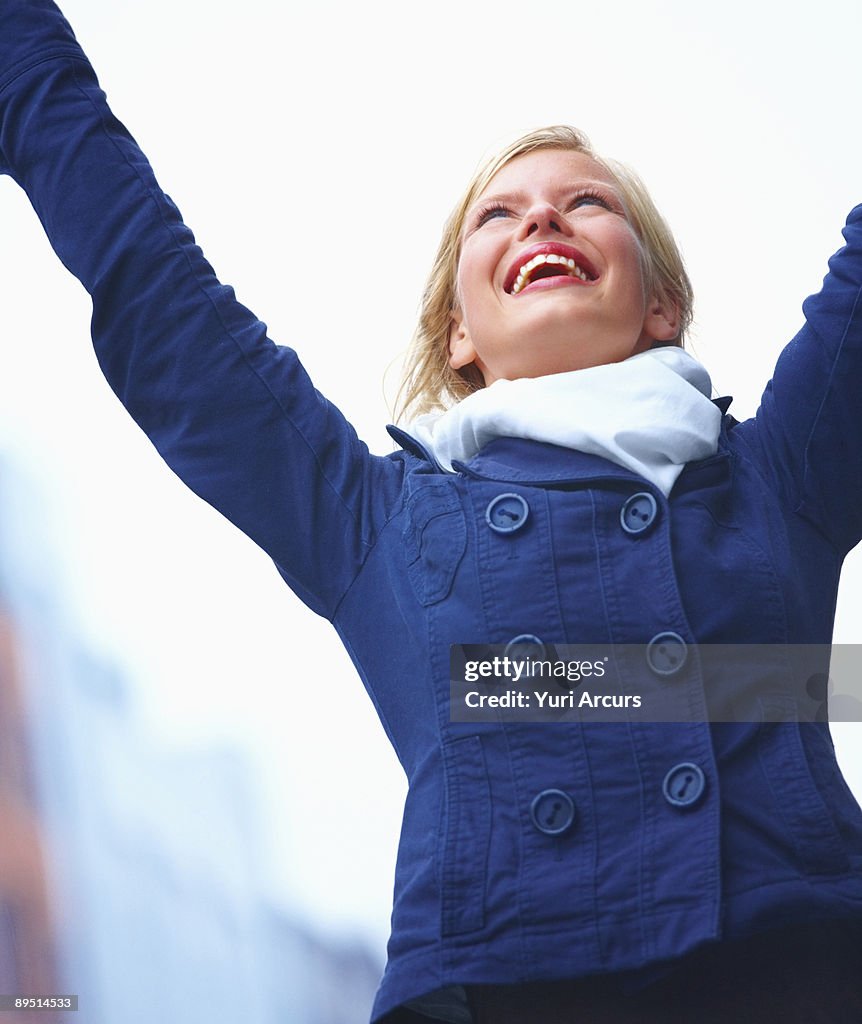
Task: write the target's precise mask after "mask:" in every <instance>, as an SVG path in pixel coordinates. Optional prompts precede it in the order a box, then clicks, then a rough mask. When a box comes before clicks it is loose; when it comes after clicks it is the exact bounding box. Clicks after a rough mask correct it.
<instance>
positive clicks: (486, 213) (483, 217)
mask: <svg viewBox="0 0 862 1024" xmlns="http://www.w3.org/2000/svg"><path fill="white" fill-rule="evenodd" d="M509 213H510V210H509V208H508V207H507V206H504V205H503V204H502V203H489V204H488V205H487V206H483V207H482V208H481V209H480V210H479V212H478V213H477V214H476V221H475V225H476V227H477V228H480V227H482V225H483V224H487V223H488V221H489V220H494V218H496V217H508V216H509Z"/></svg>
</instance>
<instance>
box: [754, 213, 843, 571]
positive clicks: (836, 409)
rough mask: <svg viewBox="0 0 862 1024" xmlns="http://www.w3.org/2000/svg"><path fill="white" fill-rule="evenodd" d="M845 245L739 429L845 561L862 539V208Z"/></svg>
mask: <svg viewBox="0 0 862 1024" xmlns="http://www.w3.org/2000/svg"><path fill="white" fill-rule="evenodd" d="M844 238H845V241H846V244H845V245H844V246H843V247H842V248H841V249H839V250H838V252H837V253H835V255H834V256H833V257H832V259H831V260H830V261H829V273H828V274H827V276H826V278H825V280H824V282H823V288H822V289H821V290H820V291H819V292H818V293H817V294H816V295H812V296H811V297H810V298H808V299H806V301H805V303H804V305H803V311H804V313H805V319H806V322H805V325H804V326H803V328H802V330H801V331H800V332H799V333H798V334H797V335H796V337H795V338H794V339H793V340H792V341H791V342H790V344H789V345H788V346H787V347H786V348H785V349H784V351H783V352H782V353H781V356H780V357H779V359H778V363H777V365H776V367H775V373H774V375H773V378H772V380H771V381H770V382H769V384H768V385H767V387H766V390H765V391H764V393H763V398H762V400H761V405H760V408H759V409H758V411H757V415H756V416H755V417H754V419H752V420H749V421H747V422H746V423H743V424H741V425H740V426H739V427H737V428H736V434H737V437H738V438H739V439H740V440H741V441H743V443H744V444H746V445H747V446H748V447H749V449H750V451H751V452H752V454H753V455H754V456H755V458H756V459H757V460H758V461H759V462H760V463H761V465H762V466H763V467H764V469H765V472H767V473H768V474H769V475H770V476H771V477H772V479H773V481H774V483H775V485H776V487H777V488H778V489H779V491H780V492H781V493H782V494H783V496H784V498H785V500H787V501H788V502H789V503H790V505H791V506H792V508H793V509H794V510H795V511H796V512H798V513H799V514H800V515H802V516H805V517H806V518H807V519H809V520H811V521H812V522H813V523H815V524H816V525H817V527H818V529H820V531H821V532H822V533H824V534H825V535H826V536H827V537H828V538H829V539H830V540H831V541H832V542H833V544H834V545H835V547H836V548H837V549H838V550H839V551H840V552H841V553H846V552H847V551H849V550H850V548H852V547H853V546H854V545H855V544H857V543H858V542H859V540H860V539H862V206H857V207H856V208H855V209H853V210H852V211H851V213H850V215H849V217H848V218H847V224H846V225H845V228H844Z"/></svg>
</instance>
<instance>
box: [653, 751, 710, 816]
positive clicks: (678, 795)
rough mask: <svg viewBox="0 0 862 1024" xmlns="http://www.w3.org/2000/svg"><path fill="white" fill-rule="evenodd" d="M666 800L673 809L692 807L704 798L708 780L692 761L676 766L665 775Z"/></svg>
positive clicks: (664, 790) (663, 789) (663, 788)
mask: <svg viewBox="0 0 862 1024" xmlns="http://www.w3.org/2000/svg"><path fill="white" fill-rule="evenodd" d="M661 789H662V792H663V793H664V798H665V800H667V802H668V803H669V804H671V806H673V807H691V805H692V804H696V803H697V801H698V800H700V798H701V797H702V796H703V791H704V790H705V789H706V779H705V778H704V774H703V772H702V771H701V770H700V768H698V766H697V765H696V764H692V763H691V761H683V762H682V764H678V765H675V766H674V767H673V768H671V770H670V771H669V772H668V773H667V775H665V777H664V782H663V783H662V786H661Z"/></svg>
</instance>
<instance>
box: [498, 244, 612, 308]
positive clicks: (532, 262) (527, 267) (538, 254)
mask: <svg viewBox="0 0 862 1024" xmlns="http://www.w3.org/2000/svg"><path fill="white" fill-rule="evenodd" d="M548 277H568V278H572V279H574V280H577V281H582V282H583V283H584V284H590V283H591V282H593V281H595V280H597V279H598V274H597V273H596V271H595V269H594V268H593V265H592V264H591V263H590V261H589V260H588V259H587V258H586V257H585V256H583V255H582V254H581V253H579V252H578V251H577V249H573V248H572V247H571V246H569V245H562V244H561V243H559V242H550V243H547V244H545V245H542V246H533V247H532V248H530V249H528V250H527V251H526V252H525V253H523V254H522V255H521V256H520V257H519V258H518V260H517V261H516V262H515V263H514V264H513V265H512V267H510V268H509V272H508V274H507V275H506V280H505V282H504V285H503V287H504V290H505V291H506V292H507V293H508V294H509V295H517V294H518V292H521V291H523V290H524V289H525V288H526V287H527V286H528V285H530V284H532V283H533V282H534V281H539V280H542V279H543V278H548Z"/></svg>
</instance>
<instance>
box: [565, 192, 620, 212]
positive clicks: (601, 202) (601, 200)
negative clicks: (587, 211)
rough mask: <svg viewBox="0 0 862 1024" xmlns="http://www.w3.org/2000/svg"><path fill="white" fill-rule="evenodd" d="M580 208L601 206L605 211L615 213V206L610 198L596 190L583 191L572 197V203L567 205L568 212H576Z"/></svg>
mask: <svg viewBox="0 0 862 1024" xmlns="http://www.w3.org/2000/svg"><path fill="white" fill-rule="evenodd" d="M582 206H601V207H602V208H603V209H605V210H611V211H612V212H616V204H615V203H614V202H613V201H612V200H611V197H610V196H607V195H605V194H604V193H603V192H599V191H597V190H596V189H584V191H582V192H578V193H576V194H575V195H574V196H573V197H572V201H571V202H570V203H569V209H570V210H578V209H580V208H581V207H582Z"/></svg>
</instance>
